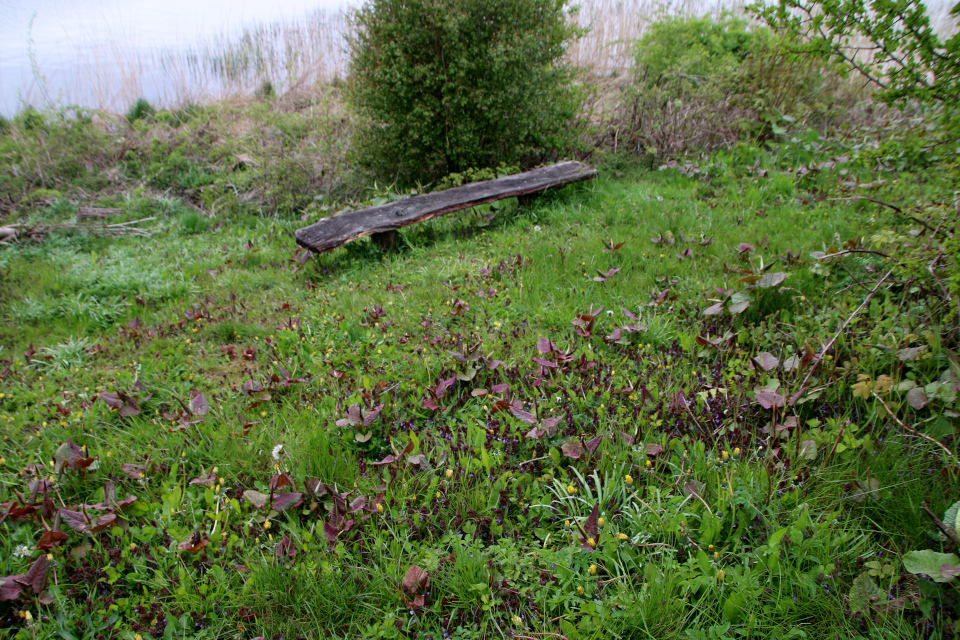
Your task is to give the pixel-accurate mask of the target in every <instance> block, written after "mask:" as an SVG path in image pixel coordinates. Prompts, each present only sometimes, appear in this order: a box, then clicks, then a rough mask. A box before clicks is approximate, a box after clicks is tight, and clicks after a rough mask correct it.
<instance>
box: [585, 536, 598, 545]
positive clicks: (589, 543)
mask: <svg viewBox="0 0 960 640" xmlns="http://www.w3.org/2000/svg"><path fill="white" fill-rule="evenodd" d="M587 544H588V545H590V546H591V547H595V546H597V541H596V540H594V539H593V538H587Z"/></svg>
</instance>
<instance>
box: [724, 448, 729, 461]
mask: <svg viewBox="0 0 960 640" xmlns="http://www.w3.org/2000/svg"><path fill="white" fill-rule="evenodd" d="M722 455H723V459H724V460H729V459H730V454H729V453H727V450H726V449H724V451H723V454H722Z"/></svg>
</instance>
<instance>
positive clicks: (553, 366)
mask: <svg viewBox="0 0 960 640" xmlns="http://www.w3.org/2000/svg"><path fill="white" fill-rule="evenodd" d="M533 361H534V362H536V363H537V364H538V365H540V366H541V367H547V368H548V369H557V368H559V367H560V365H558V364H557V363H556V362H550V361H549V360H544V359H543V358H534V359H533Z"/></svg>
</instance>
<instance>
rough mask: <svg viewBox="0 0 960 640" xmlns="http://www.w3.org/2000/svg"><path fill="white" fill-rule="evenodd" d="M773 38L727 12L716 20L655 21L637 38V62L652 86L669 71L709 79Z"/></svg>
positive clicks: (683, 19) (675, 19) (679, 19)
mask: <svg viewBox="0 0 960 640" xmlns="http://www.w3.org/2000/svg"><path fill="white" fill-rule="evenodd" d="M771 40H772V35H771V34H770V32H768V31H767V30H765V29H756V28H751V25H750V23H748V22H747V21H746V20H744V19H742V18H738V17H735V16H733V15H731V14H727V13H724V14H721V16H720V17H719V18H718V19H716V20H714V19H713V18H710V17H703V18H685V17H675V18H668V19H665V20H660V21H657V22H655V23H653V24H651V25H650V26H649V27H648V28H647V29H646V30H645V31H644V34H643V36H642V37H641V38H640V39H639V40H637V42H636V44H635V45H634V51H635V52H636V55H635V61H636V64H637V66H638V69H642V71H639V72H638V73H642V76H643V79H644V81H645V82H646V83H647V84H648V86H652V85H654V84H656V81H657V79H658V78H660V77H661V76H663V75H664V74H666V73H677V72H681V73H683V74H686V75H689V76H699V77H700V78H701V79H705V78H707V77H710V76H716V75H717V74H719V73H722V72H724V71H726V70H727V69H729V68H731V67H736V66H737V65H739V64H742V63H743V61H744V60H745V59H746V58H747V57H748V56H750V55H754V54H756V53H757V52H758V51H760V49H761V47H763V46H764V45H765V44H767V43H769V42H770V41H771Z"/></svg>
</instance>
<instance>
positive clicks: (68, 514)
mask: <svg viewBox="0 0 960 640" xmlns="http://www.w3.org/2000/svg"><path fill="white" fill-rule="evenodd" d="M59 513H60V519H61V520H62V521H63V522H65V523H66V524H67V526H68V527H70V528H71V529H73V530H74V531H76V532H78V533H89V532H90V526H89V525H88V524H87V518H86V517H85V516H84V515H83V514H82V513H80V512H79V511H69V510H68V509H60V512H59Z"/></svg>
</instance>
